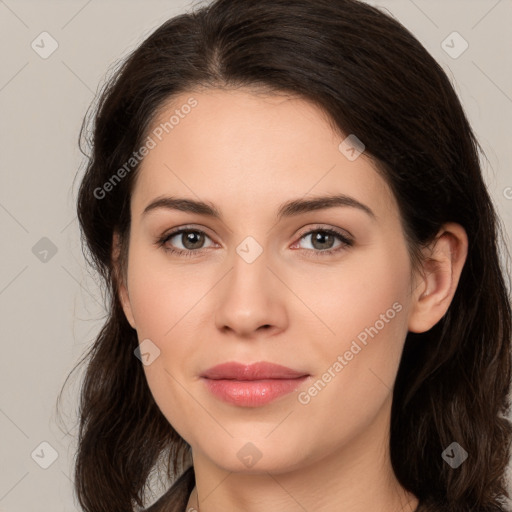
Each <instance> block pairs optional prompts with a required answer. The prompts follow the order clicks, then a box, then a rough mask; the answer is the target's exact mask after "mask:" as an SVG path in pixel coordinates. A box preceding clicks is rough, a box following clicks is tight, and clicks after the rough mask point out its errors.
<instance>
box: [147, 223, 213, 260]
mask: <svg viewBox="0 0 512 512" xmlns="http://www.w3.org/2000/svg"><path fill="white" fill-rule="evenodd" d="M205 238H208V239H210V237H209V236H208V235H207V234H206V233H205V232H204V231H201V230H200V229H190V228H180V229H178V230H175V231H172V232H171V233H167V234H165V235H164V236H163V237H162V238H161V239H160V240H158V242H157V244H158V245H159V246H162V248H163V249H164V250H165V251H167V252H170V253H175V254H180V255H183V256H192V255H193V254H197V253H198V252H202V249H204V247H203V244H204V241H205ZM173 239H176V240H175V241H174V243H172V244H170V243H171V242H172V240H173ZM210 240H211V239H210ZM176 243H178V244H179V243H181V245H182V247H179V246H178V248H176V247H175V244H176Z"/></svg>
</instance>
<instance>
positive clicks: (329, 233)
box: [300, 228, 354, 256]
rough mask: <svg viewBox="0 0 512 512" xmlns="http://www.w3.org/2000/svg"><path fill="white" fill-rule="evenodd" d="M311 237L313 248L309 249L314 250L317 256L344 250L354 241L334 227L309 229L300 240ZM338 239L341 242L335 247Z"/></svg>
mask: <svg viewBox="0 0 512 512" xmlns="http://www.w3.org/2000/svg"><path fill="white" fill-rule="evenodd" d="M308 237H309V238H310V240H311V245H312V247H313V250H310V249H307V250H308V251H309V252H313V253H314V255H315V256H323V255H326V254H327V255H328V254H333V253H336V252H338V251H342V250H344V249H346V248H347V247H351V246H352V245H353V244H354V242H353V240H351V239H349V238H348V237H347V236H346V235H344V234H343V233H341V232H340V231H337V230H336V229H332V228H329V229H327V228H317V229H313V230H309V231H308V232H306V233H305V234H303V235H302V236H301V237H300V240H303V239H307V238H308ZM336 239H338V241H339V244H338V246H336V247H333V244H334V243H335V241H336Z"/></svg>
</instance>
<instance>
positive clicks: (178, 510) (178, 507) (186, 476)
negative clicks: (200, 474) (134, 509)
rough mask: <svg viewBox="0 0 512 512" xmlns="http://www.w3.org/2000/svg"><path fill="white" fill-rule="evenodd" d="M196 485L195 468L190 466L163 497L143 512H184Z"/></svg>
mask: <svg viewBox="0 0 512 512" xmlns="http://www.w3.org/2000/svg"><path fill="white" fill-rule="evenodd" d="M195 483H196V482H195V475H194V467H193V466H190V467H189V468H188V469H186V470H185V471H184V472H183V473H182V474H181V475H180V477H179V478H178V479H177V480H176V481H175V482H174V483H173V484H172V486H171V487H170V488H169V490H168V491H167V492H166V493H165V494H164V495H163V496H161V497H160V498H159V499H158V500H157V501H156V502H155V503H153V504H152V505H151V506H150V507H149V508H146V509H144V510H142V511H141V512H184V511H185V507H186V506H187V502H188V498H189V496H190V493H191V492H192V489H193V488H194V485H195Z"/></svg>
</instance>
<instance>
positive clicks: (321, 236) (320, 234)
mask: <svg viewBox="0 0 512 512" xmlns="http://www.w3.org/2000/svg"><path fill="white" fill-rule="evenodd" d="M311 236H312V244H313V247H315V249H331V248H332V243H330V244H329V243H327V245H328V247H323V246H322V244H325V243H326V242H325V240H326V239H328V240H329V239H330V241H331V242H334V236H333V235H331V234H330V233H326V232H325V231H315V232H314V233H313V234H312V235H311ZM317 242H320V247H317V246H316V243H317Z"/></svg>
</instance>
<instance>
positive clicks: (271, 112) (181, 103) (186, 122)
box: [132, 89, 394, 213]
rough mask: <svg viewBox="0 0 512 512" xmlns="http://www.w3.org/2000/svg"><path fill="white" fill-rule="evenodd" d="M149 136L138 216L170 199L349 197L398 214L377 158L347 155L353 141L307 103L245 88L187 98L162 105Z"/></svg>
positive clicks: (260, 201) (265, 201)
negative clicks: (170, 195)
mask: <svg viewBox="0 0 512 512" xmlns="http://www.w3.org/2000/svg"><path fill="white" fill-rule="evenodd" d="M148 133H149V137H150V138H151V139H152V141H153V143H154V144H153V145H154V147H153V148H152V149H151V150H150V151H149V153H148V154H147V156H146V157H145V158H144V160H143V161H142V163H141V166H140V169H139V171H138V176H137V182H136V185H135V188H134V191H133V196H132V205H133V207H134V210H136V212H137V211H138V212H141V211H142V210H143V209H144V206H145V204H147V202H148V201H150V200H151V199H153V198H154V197H156V196H159V195H162V194H165V193H173V194H178V193H179V194H181V195H184V194H186V195H187V196H189V197H191V196H196V198H201V199H208V200H211V201H212V202H215V203H216V204H221V205H225V206H226V208H227V207H229V205H232V206H233V207H234V208H240V207H244V205H248V204H250V205H251V206H252V207H254V206H255V205H261V207H262V208H263V207H265V208H273V207H274V206H275V203H281V202H283V201H286V200H289V199H290V198H291V197H293V198H295V197H303V196H305V195H308V194H311V195H319V194H322V195H324V194H325V193H331V194H333V193H344V194H348V195H353V196H354V197H356V199H358V200H360V201H361V202H366V203H372V205H373V206H372V209H374V211H377V212H378V211H379V210H380V212H381V213H382V212H383V211H384V210H386V211H389V209H390V208H391V209H393V203H394V198H393V197H392V194H391V191H390V189H389V187H388V186H387V184H386V182H385V181H384V179H383V178H382V177H381V176H380V174H379V173H378V172H377V171H376V169H375V167H374V164H373V162H372V161H371V159H370V158H369V157H367V155H365V153H364V152H363V153H362V154H361V155H360V156H359V157H358V158H357V159H355V160H350V159H348V158H347V156H346V154H345V153H344V152H343V151H342V150H341V149H340V143H342V141H343V140H344V139H345V137H346V136H345V135H340V134H338V133H336V132H335V131H334V130H333V127H332V124H331V123H330V121H329V119H328V116H327V115H326V114H325V113H324V112H323V111H322V110H321V109H320V108H319V107H317V106H316V105H314V104H313V103H311V102H309V101H307V100H305V99H303V98H297V97H290V96H285V95H282V94H279V95H277V94H262V93H258V94H256V93H254V92H253V91H249V90H243V89H242V90H241V89H238V90H218V89H213V90H201V91H191V92H188V93H182V94H180V95H178V96H176V97H174V98H172V99H171V100H169V101H167V102H166V103H165V104H164V105H162V107H161V108H160V109H159V112H158V115H157V116H155V119H154V120H153V122H152V125H151V127H150V129H149V132H148ZM343 147H344V146H343ZM136 212H134V213H136Z"/></svg>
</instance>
